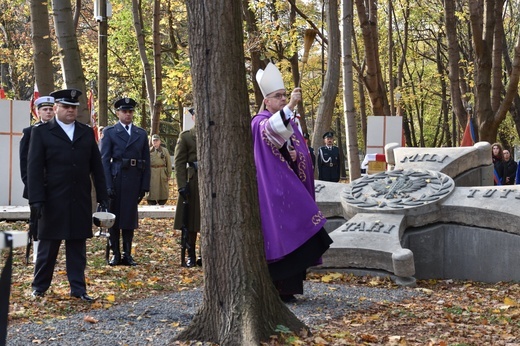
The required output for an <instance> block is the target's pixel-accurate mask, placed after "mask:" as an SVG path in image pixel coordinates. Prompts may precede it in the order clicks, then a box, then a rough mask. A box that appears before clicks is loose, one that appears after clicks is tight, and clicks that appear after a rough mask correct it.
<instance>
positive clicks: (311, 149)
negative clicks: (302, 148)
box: [303, 132, 316, 170]
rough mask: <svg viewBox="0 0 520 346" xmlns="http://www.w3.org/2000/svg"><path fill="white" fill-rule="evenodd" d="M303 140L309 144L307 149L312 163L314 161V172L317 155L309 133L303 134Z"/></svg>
mask: <svg viewBox="0 0 520 346" xmlns="http://www.w3.org/2000/svg"><path fill="white" fill-rule="evenodd" d="M303 138H305V143H306V144H307V147H308V148H309V154H310V155H311V161H312V170H314V166H315V165H316V155H314V148H313V147H311V142H310V140H309V133H308V132H305V133H304V134H303Z"/></svg>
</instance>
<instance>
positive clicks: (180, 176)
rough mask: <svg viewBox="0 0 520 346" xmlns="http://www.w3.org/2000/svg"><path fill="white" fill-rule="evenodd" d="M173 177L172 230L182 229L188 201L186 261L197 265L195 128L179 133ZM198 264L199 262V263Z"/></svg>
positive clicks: (198, 202) (197, 196)
mask: <svg viewBox="0 0 520 346" xmlns="http://www.w3.org/2000/svg"><path fill="white" fill-rule="evenodd" d="M189 112H190V113H191V116H192V119H193V120H195V111H194V110H193V108H190V110H189ZM174 166H175V177H176V179H177V188H178V190H179V196H178V200H177V208H176V211H175V222H174V225H173V228H175V229H182V226H183V222H184V220H183V218H184V204H183V202H184V201H185V200H187V201H188V207H189V212H188V216H189V219H188V222H187V225H186V227H187V229H188V239H187V243H188V260H187V261H186V266H187V267H194V266H196V265H197V260H196V256H195V244H196V242H197V232H199V230H200V200H199V184H198V181H197V172H198V168H199V167H198V166H199V165H198V161H197V137H196V131H195V128H192V129H190V130H186V131H183V132H181V134H180V135H179V139H178V140H177V145H176V146H175V153H174ZM199 263H200V261H199Z"/></svg>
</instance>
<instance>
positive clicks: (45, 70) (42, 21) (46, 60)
mask: <svg viewBox="0 0 520 346" xmlns="http://www.w3.org/2000/svg"><path fill="white" fill-rule="evenodd" d="M47 6H48V2H47V1H46V0H31V35H32V44H33V51H34V53H33V54H34V55H33V61H34V81H35V83H36V85H37V86H38V91H39V92H40V94H41V95H49V94H50V93H51V92H52V91H53V90H54V78H53V77H54V76H53V68H52V63H51V58H52V46H51V38H50V28H49V9H48V7H47Z"/></svg>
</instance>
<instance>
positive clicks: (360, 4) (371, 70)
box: [355, 0, 390, 115]
mask: <svg viewBox="0 0 520 346" xmlns="http://www.w3.org/2000/svg"><path fill="white" fill-rule="evenodd" d="M355 3H356V9H357V13H358V17H359V23H360V25H361V31H362V33H363V42H364V44H365V57H366V58H365V59H366V67H367V70H366V75H365V76H364V79H363V81H364V83H365V87H366V89H367V91H368V96H369V97H370V101H371V103H372V112H373V115H390V106H389V105H388V102H387V99H386V92H385V87H384V85H383V75H382V72H381V62H380V61H379V38H378V32H377V29H378V23H377V1H376V0H369V1H367V3H368V9H367V8H366V7H365V0H355Z"/></svg>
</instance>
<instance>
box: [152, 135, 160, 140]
mask: <svg viewBox="0 0 520 346" xmlns="http://www.w3.org/2000/svg"><path fill="white" fill-rule="evenodd" d="M156 139H158V140H160V139H161V137H159V135H157V134H155V135H153V136H152V141H153V140H156Z"/></svg>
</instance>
